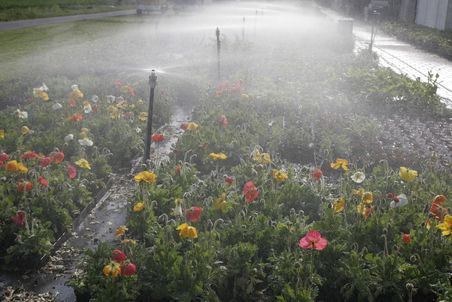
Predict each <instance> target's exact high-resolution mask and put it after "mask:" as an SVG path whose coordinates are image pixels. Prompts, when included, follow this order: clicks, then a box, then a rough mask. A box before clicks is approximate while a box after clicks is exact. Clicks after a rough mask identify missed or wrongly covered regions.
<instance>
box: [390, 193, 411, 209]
mask: <svg viewBox="0 0 452 302" xmlns="http://www.w3.org/2000/svg"><path fill="white" fill-rule="evenodd" d="M407 204H408V198H407V197H406V195H405V194H400V195H397V196H394V197H393V198H392V201H391V203H390V204H389V207H390V208H398V207H401V206H404V205H407Z"/></svg>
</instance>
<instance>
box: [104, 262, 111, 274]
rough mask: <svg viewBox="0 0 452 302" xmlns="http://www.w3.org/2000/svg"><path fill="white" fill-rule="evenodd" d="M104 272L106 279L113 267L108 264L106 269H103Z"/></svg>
mask: <svg viewBox="0 0 452 302" xmlns="http://www.w3.org/2000/svg"><path fill="white" fill-rule="evenodd" d="M102 272H103V273H104V276H105V277H108V276H109V275H110V273H111V265H110V264H107V265H105V266H104V268H103V269H102Z"/></svg>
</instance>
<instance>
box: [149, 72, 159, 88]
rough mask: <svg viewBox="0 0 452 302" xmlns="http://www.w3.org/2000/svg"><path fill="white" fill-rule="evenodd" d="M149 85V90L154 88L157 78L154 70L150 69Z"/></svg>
mask: <svg viewBox="0 0 452 302" xmlns="http://www.w3.org/2000/svg"><path fill="white" fill-rule="evenodd" d="M149 85H151V88H155V86H157V76H156V75H155V70H154V69H152V71H151V75H150V76H149Z"/></svg>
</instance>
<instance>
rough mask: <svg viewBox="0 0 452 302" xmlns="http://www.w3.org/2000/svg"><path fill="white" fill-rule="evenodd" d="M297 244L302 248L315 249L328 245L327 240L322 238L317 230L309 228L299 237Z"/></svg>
mask: <svg viewBox="0 0 452 302" xmlns="http://www.w3.org/2000/svg"><path fill="white" fill-rule="evenodd" d="M298 246H299V247H301V248H302V249H304V250H307V249H316V250H318V251H321V250H323V249H325V248H326V247H327V246H328V240H326V239H325V238H323V237H322V235H320V232H319V231H316V230H311V231H309V232H308V233H307V234H306V235H305V236H304V237H303V238H301V239H300V241H299V243H298Z"/></svg>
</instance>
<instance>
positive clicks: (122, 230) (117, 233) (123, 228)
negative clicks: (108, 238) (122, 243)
mask: <svg viewBox="0 0 452 302" xmlns="http://www.w3.org/2000/svg"><path fill="white" fill-rule="evenodd" d="M128 230H129V229H128V228H127V227H126V226H125V225H121V226H119V227H118V228H117V229H116V231H115V236H116V237H120V236H122V235H124V234H125V233H126V232H127V231H128Z"/></svg>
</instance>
